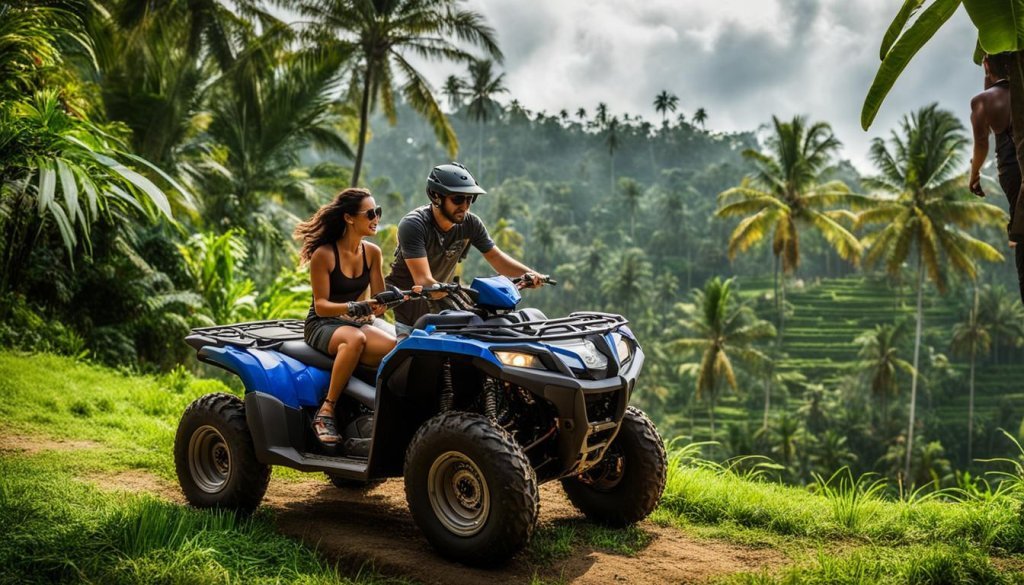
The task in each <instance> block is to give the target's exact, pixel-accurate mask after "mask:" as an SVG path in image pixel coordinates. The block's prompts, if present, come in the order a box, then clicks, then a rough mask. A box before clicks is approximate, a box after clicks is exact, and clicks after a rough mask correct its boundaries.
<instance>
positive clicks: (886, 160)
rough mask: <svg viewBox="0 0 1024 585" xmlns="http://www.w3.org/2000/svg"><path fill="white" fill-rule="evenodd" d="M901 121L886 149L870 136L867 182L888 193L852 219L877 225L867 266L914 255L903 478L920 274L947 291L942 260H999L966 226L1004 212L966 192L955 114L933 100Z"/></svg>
mask: <svg viewBox="0 0 1024 585" xmlns="http://www.w3.org/2000/svg"><path fill="white" fill-rule="evenodd" d="M899 128H900V133H899V134H898V133H897V132H896V131H895V130H894V131H893V132H892V136H891V138H890V139H889V144H890V145H891V147H892V150H891V151H890V149H889V147H888V146H887V145H886V143H885V141H883V140H882V139H881V138H875V139H874V141H872V144H871V151H870V156H871V159H872V161H873V162H874V163H875V165H876V166H877V167H878V169H879V171H880V174H879V175H878V176H877V177H874V178H872V179H870V180H868V181H865V184H867V185H869V186H871V187H874V188H876V189H878V190H881V191H883V192H886V193H889V194H891V195H892V196H891V197H889V198H886V199H879V200H878V203H877V206H876V207H875V208H874V209H870V210H868V211H865V212H863V213H861V214H860V215H859V216H858V218H857V222H856V224H855V226H856V227H859V226H863V225H872V224H880V225H881V227H879V228H878V229H876V230H875V231H874V232H871V233H869V234H867V235H866V236H865V237H864V244H865V247H866V248H868V251H867V254H866V255H865V262H866V263H867V264H868V265H874V264H878V263H879V262H884V264H885V267H886V270H887V271H888V272H889V273H890V274H895V273H897V272H899V271H901V270H902V268H903V264H904V262H906V261H907V260H908V259H909V258H911V257H912V258H913V259H914V262H915V264H916V271H917V278H916V286H917V312H916V314H917V327H916V330H915V333H914V362H913V366H914V373H913V374H912V377H911V383H910V415H909V422H908V429H907V449H906V454H905V455H906V465H905V468H904V477H905V478H907V479H908V480H909V478H912V477H913V476H912V475H911V473H910V472H911V466H910V462H911V455H912V454H913V452H914V420H915V414H916V406H917V377H918V376H917V373H918V371H919V367H918V364H919V357H920V350H921V328H922V325H923V320H924V311H923V296H924V280H925V275H926V274H927V276H928V277H929V279H930V280H931V281H932V282H933V283H934V284H935V285H936V287H938V289H939V292H944V291H945V289H946V276H945V273H944V271H943V266H946V265H948V266H951V267H952V268H953V269H954V270H955V271H956V272H957V273H960V274H963V275H965V276H967V277H968V278H970V279H971V280H974V279H975V278H976V275H977V267H976V265H975V262H976V260H978V259H982V260H988V261H998V260H1002V258H1003V257H1002V255H1001V254H1000V253H999V252H997V251H996V250H995V248H993V247H992V246H990V245H989V244H987V243H985V242H983V241H981V240H978V239H977V238H975V237H973V236H971V235H970V234H968V233H967V232H965V231H964V230H967V229H970V228H973V227H975V226H978V225H986V224H987V225H998V223H999V222H1004V223H1005V221H1006V214H1005V213H1004V212H1003V211H1002V210H1001V209H999V208H998V207H995V206H994V205H990V204H987V203H983V202H981V201H978V200H977V199H976V198H974V197H973V196H972V195H970V194H969V193H968V192H967V190H966V184H965V181H964V176H963V175H962V174H961V173H960V172H959V171H960V166H959V165H960V161H961V151H962V149H963V146H964V144H965V143H966V141H967V139H966V137H965V136H964V134H963V126H961V124H960V122H959V120H957V118H956V117H955V116H954V115H953V114H952V113H950V112H947V111H945V110H940V109H939V108H938V105H937V104H932V105H930V106H926V107H923V108H921V109H920V110H918V111H917V112H914V113H913V114H910V115H908V116H905V117H904V118H903V120H902V121H901V123H900V126H899Z"/></svg>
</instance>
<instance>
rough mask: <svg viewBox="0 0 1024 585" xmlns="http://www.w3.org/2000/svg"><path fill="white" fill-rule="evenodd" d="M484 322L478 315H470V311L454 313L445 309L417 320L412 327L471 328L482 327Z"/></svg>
mask: <svg viewBox="0 0 1024 585" xmlns="http://www.w3.org/2000/svg"><path fill="white" fill-rule="evenodd" d="M483 322H484V320H483V319H481V318H480V316H479V315H477V314H476V313H470V312H469V311H453V310H451V309H445V310H444V311H441V312H440V313H427V314H426V315H423V316H422V317H420V318H419V319H416V324H415V325H413V326H412V328H413V329H426V328H427V325H444V326H447V327H453V326H454V327H460V326H461V327H470V326H473V325H480V324H482V323H483Z"/></svg>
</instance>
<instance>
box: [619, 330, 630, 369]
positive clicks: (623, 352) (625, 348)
mask: <svg viewBox="0 0 1024 585" xmlns="http://www.w3.org/2000/svg"><path fill="white" fill-rule="evenodd" d="M615 353H617V354H618V355H619V363H620V364H624V363H626V362H628V361H629V360H630V359H632V357H633V345H632V344H631V343H630V342H629V340H627V339H626V338H625V337H622V336H621V335H619V336H616V339H615Z"/></svg>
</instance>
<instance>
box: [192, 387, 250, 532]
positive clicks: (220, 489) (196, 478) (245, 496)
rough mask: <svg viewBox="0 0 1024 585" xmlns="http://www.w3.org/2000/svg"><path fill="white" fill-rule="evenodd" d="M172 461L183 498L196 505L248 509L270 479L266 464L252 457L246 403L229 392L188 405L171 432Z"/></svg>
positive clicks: (209, 396) (212, 395)
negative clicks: (173, 434) (174, 431)
mask: <svg viewBox="0 0 1024 585" xmlns="http://www.w3.org/2000/svg"><path fill="white" fill-rule="evenodd" d="M174 466H175V469H176V471H177V473H178V482H179V483H180V484H181V491H182V492H184V494H185V499H187V500H188V503H190V504H192V505H193V506H195V507H197V508H227V509H232V510H237V511H240V512H244V513H249V512H252V511H253V510H255V509H256V508H257V507H258V506H259V505H260V501H261V500H262V499H263V495H264V494H265V493H266V492H267V484H269V483H270V466H269V465H264V464H263V463H260V462H259V460H257V459H256V452H255V449H254V448H253V443H252V435H250V434H249V427H248V426H246V424H245V403H243V402H242V400H241V399H239V398H238V397H237V396H232V395H231V394H224V393H218V394H207V395H206V396H203V397H201V398H198V399H197V400H195V401H194V402H193V403H192V404H190V405H188V408H186V409H185V414H183V415H182V417H181V422H180V423H178V432H177V434H176V435H175V437H174Z"/></svg>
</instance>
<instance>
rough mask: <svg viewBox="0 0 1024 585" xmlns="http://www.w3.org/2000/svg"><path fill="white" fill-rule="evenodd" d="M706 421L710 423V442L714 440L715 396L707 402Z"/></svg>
mask: <svg viewBox="0 0 1024 585" xmlns="http://www.w3.org/2000/svg"><path fill="white" fill-rule="evenodd" d="M708 420H709V421H710V422H711V440H712V441H714V440H715V395H714V394H712V395H711V399H710V400H708Z"/></svg>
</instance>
